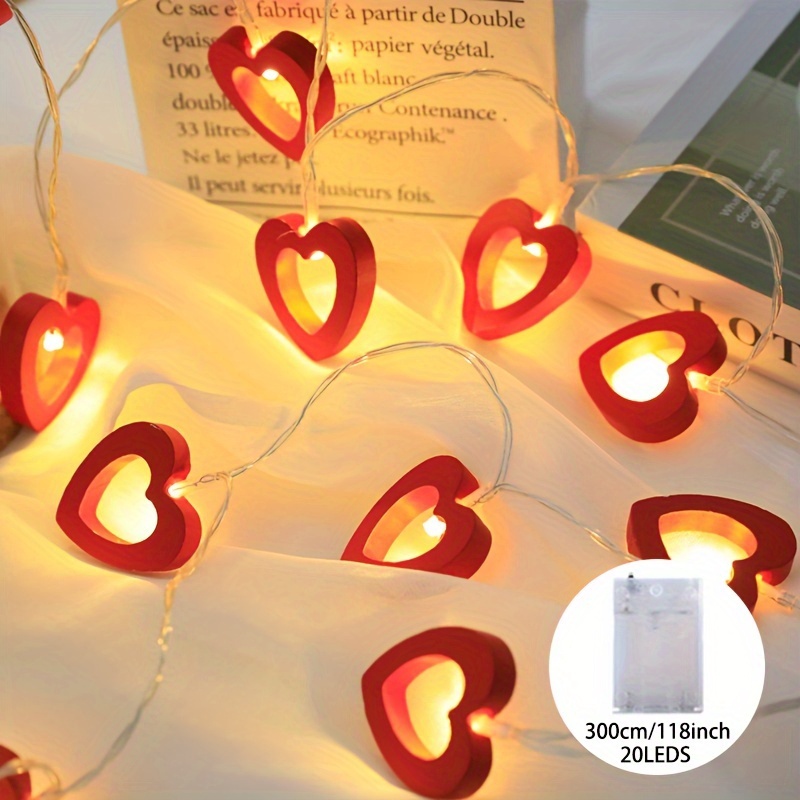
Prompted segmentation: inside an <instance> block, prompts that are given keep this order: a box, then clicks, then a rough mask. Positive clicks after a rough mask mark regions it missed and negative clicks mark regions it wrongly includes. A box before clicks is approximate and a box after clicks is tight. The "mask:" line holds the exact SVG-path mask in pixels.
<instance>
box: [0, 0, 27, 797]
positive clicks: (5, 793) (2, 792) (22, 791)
mask: <svg viewBox="0 0 800 800" xmlns="http://www.w3.org/2000/svg"><path fill="white" fill-rule="evenodd" d="M0 2H2V0H0ZM0 11H2V9H0ZM18 758H19V756H18V755H17V754H16V753H14V752H13V751H11V750H9V749H8V748H6V747H3V746H2V745H0V767H2V766H3V765H4V764H8V762H9V761H15V760H16V759H18ZM30 797H31V776H30V775H29V774H28V773H27V772H23V773H22V774H21V775H12V776H11V777H9V778H3V779H2V780H0V800H30Z"/></svg>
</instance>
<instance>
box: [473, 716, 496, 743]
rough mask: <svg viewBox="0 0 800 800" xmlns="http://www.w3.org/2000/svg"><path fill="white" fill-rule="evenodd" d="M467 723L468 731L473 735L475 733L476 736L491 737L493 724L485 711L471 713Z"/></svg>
mask: <svg viewBox="0 0 800 800" xmlns="http://www.w3.org/2000/svg"><path fill="white" fill-rule="evenodd" d="M467 723H468V724H469V727H470V730H471V731H472V732H473V733H477V734H478V736H487V737H488V736H491V735H492V728H493V724H494V723H493V720H492V716H491V714H487V713H486V712H485V711H473V713H472V714H470V715H469V717H467Z"/></svg>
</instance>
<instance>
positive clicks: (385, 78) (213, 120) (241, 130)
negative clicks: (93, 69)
mask: <svg viewBox="0 0 800 800" xmlns="http://www.w3.org/2000/svg"><path fill="white" fill-rule="evenodd" d="M491 6H492V4H489V3H486V2H483V0H480V2H478V0H462V2H455V3H435V2H428V3H424V4H423V3H420V4H417V3H396V4H392V5H390V4H384V3H378V2H363V0H352V2H348V3H343V2H339V1H338V0H337V2H335V3H334V5H333V7H332V13H331V17H332V20H331V23H332V24H331V28H330V32H331V35H330V40H329V67H330V69H331V72H332V75H333V79H334V83H335V85H336V92H337V104H336V114H342V113H344V112H346V111H347V110H349V109H351V108H353V107H354V106H357V105H360V104H362V103H364V102H368V101H372V100H375V99H376V98H377V97H379V96H380V95H381V94H383V93H388V92H389V91H391V90H393V89H397V88H402V87H405V86H408V85H410V84H412V83H414V82H416V81H418V80H420V79H421V78H423V77H425V76H428V75H431V74H433V73H437V72H441V71H442V70H443V68H444V69H447V70H457V71H468V70H471V69H475V68H480V67H491V68H492V69H499V70H505V71H508V72H513V73H517V74H522V75H524V76H525V77H528V78H529V79H531V80H533V81H534V82H537V83H540V84H541V85H543V86H544V88H546V89H548V90H553V89H554V84H555V75H554V74H553V73H549V72H548V73H547V74H542V73H541V72H539V70H540V69H541V65H542V64H547V63H548V59H549V57H550V56H548V55H547V54H548V53H550V55H552V42H550V41H549V40H548V38H547V35H546V34H545V33H543V32H546V31H551V25H550V23H551V14H552V10H551V8H550V7H549V4H548V3H536V4H529V3H524V2H520V3H518V4H517V3H515V4H513V8H492V7H491ZM247 7H248V9H249V10H250V13H251V14H252V16H253V18H254V19H255V21H256V24H257V25H258V34H259V35H260V36H261V37H262V39H263V40H264V41H268V40H269V39H271V38H272V37H273V36H274V35H275V34H276V33H277V32H279V31H280V30H282V29H284V28H286V29H291V30H294V31H296V32H297V33H300V34H301V35H303V36H305V37H307V38H309V39H310V40H311V41H313V42H316V40H317V39H318V36H319V30H320V23H321V21H322V18H323V11H324V3H323V2H321V1H320V2H316V3H313V4H311V3H305V2H299V0H297V1H295V0H270V1H269V2H264V1H263V0H262V2H255V1H254V0H248V2H247ZM547 15H550V17H548V16H547ZM238 24H242V21H241V19H240V18H239V15H238V4H236V3H233V2H232V1H231V2H202V3H187V2H177V1H176V0H157V2H155V3H153V4H152V5H150V4H142V5H141V6H140V7H139V8H138V9H137V12H136V13H132V14H129V15H127V16H126V18H125V21H124V33H125V39H126V46H127V48H128V55H129V63H130V67H131V75H132V80H133V84H134V91H135V94H136V99H137V105H138V108H139V116H140V123H141V129H142V136H143V139H144V143H145V152H146V156H147V163H148V169H149V171H150V172H151V174H153V175H155V176H156V177H158V178H160V179H162V180H165V181H166V182H168V183H172V184H173V185H176V186H179V187H182V188H184V189H188V190H189V191H191V192H192V193H194V194H196V195H198V196H200V197H203V198H205V199H209V200H212V201H215V202H221V203H228V204H231V205H236V206H237V207H240V206H253V207H254V208H255V207H257V206H265V207H274V208H281V209H282V210H283V209H285V210H288V209H290V208H298V207H299V206H300V201H301V193H300V192H299V189H298V183H299V171H298V170H297V165H296V164H295V163H293V162H291V161H289V160H287V159H285V158H284V157H283V156H280V155H279V156H278V157H277V158H274V157H269V156H268V153H269V151H270V149H271V148H270V147H269V145H268V144H266V143H265V142H262V140H261V139H260V137H259V136H258V135H257V134H256V133H255V132H254V131H252V130H251V129H250V127H249V126H248V125H247V124H246V123H245V122H244V120H242V119H241V118H240V117H239V116H238V113H237V112H236V110H235V108H234V107H233V105H232V104H231V102H230V101H229V100H228V98H227V97H225V95H224V94H223V93H222V92H221V91H220V90H219V89H218V87H217V86H216V83H215V81H214V79H213V76H212V75H211V74H210V70H209V68H208V65H207V62H206V53H207V50H208V47H209V46H210V45H211V44H212V43H213V42H214V41H215V40H216V39H217V38H218V37H219V36H220V35H221V34H222V33H223V32H224V31H225V30H226V29H227V28H229V27H231V26H232V25H238ZM534 30H535V31H536V32H537V34H536V36H532V34H531V31H534ZM251 35H252V32H251ZM537 37H538V38H537ZM553 60H554V59H553ZM445 65H446V66H445ZM534 65H536V66H535V68H534ZM281 83H282V82H281V81H275V82H271V83H270V84H269V85H267V84H266V83H265V85H264V88H265V89H266V90H267V91H268V92H269V93H270V94H271V95H272V97H273V99H274V100H275V101H276V103H277V104H278V105H279V106H280V107H281V108H282V109H283V110H284V111H286V112H287V113H288V114H289V115H290V116H291V117H293V118H294V119H296V120H297V119H299V117H300V113H301V108H300V101H298V99H297V97H295V96H294V94H293V92H292V91H291V90H290V89H289V90H288V92H287V89H286V87H285V86H281V85H280V84H281ZM519 103H521V104H522V105H520V107H519V108H515V105H516V104H519ZM537 114H541V117H540V118H539V121H538V122H532V120H535V119H536V116H537ZM532 115H533V116H532ZM545 121H547V124H550V122H551V121H552V120H550V118H549V112H548V111H547V109H545V108H543V107H541V108H540V107H538V105H537V101H536V100H535V99H534V98H533V97H532V96H529V95H528V94H527V93H525V92H524V91H522V90H520V89H519V88H518V87H510V86H508V87H506V86H502V85H498V84H496V83H494V82H492V81H475V82H473V81H470V82H468V83H467V82H465V83H463V84H458V85H454V87H453V88H452V89H450V88H449V87H448V88H442V89H439V87H432V88H429V89H426V90H424V91H423V92H420V93H419V94H414V95H408V96H406V97H402V98H399V99H398V100H396V101H388V102H384V103H380V104H378V105H377V106H376V107H374V108H372V109H370V110H369V111H366V112H365V113H363V114H360V115H358V116H356V117H353V118H352V120H348V121H347V122H345V123H344V124H342V125H340V126H337V127H336V128H335V129H334V130H333V131H332V132H331V134H330V135H329V136H328V137H327V138H326V140H325V141H324V143H323V144H322V146H321V147H320V151H319V157H318V175H319V177H320V178H324V179H325V183H324V185H323V187H322V191H321V192H320V194H321V199H322V201H323V202H324V203H325V204H326V205H328V206H329V207H334V206H337V205H338V206H344V207H348V208H350V209H353V210H358V209H360V208H366V209H369V210H372V211H376V210H385V211H390V212H392V211H405V212H411V213H431V212H432V213H443V212H444V213H448V214H452V213H457V214H458V213H461V214H463V213H468V214H475V213H478V212H479V211H480V209H481V208H482V207H483V206H484V205H485V203H486V202H488V201H490V200H491V199H492V198H493V197H494V196H495V195H496V192H497V191H498V188H497V187H498V185H504V186H507V187H508V191H517V192H522V193H524V192H525V187H526V185H528V184H530V185H544V184H547V183H548V180H549V179H548V177H547V176H548V169H549V167H548V165H550V164H552V165H553V178H554V179H555V180H557V152H556V146H557V145H556V141H555V135H554V136H553V140H552V141H547V142H543V141H541V140H539V139H535V138H532V134H534V135H535V131H536V130H537V127H536V126H537V125H542V124H544V123H545ZM539 130H543V128H539ZM551 132H552V133H553V134H555V129H553V130H552V131H548V135H549V133H551ZM488 141H492V142H494V143H496V144H497V146H496V147H493V148H492V151H491V153H489V152H487V153H486V156H485V161H486V169H485V170H483V169H482V170H481V171H480V173H478V172H476V171H475V170H474V169H473V168H472V167H473V164H474V159H472V157H471V156H470V155H469V154H470V153H473V152H474V151H475V150H476V148H478V147H481V146H482V143H484V144H485V142H488ZM532 141H535V142H536V150H535V151H534V150H532V149H531V146H530V145H531V142H532ZM445 146H447V147H445ZM332 156H333V157H332ZM529 161H530V163H529ZM534 162H535V163H534ZM356 165H357V170H354V169H353V167H354V166H356ZM542 165H544V166H542ZM465 169H469V170H470V181H469V182H468V183H467V184H466V185H464V186H461V188H460V190H457V187H456V184H455V183H454V181H453V175H454V174H459V172H461V171H463V170H465ZM237 173H238V174H237ZM245 173H246V174H245ZM253 213H254V214H256V215H259V213H260V212H258V211H254V212H253Z"/></svg>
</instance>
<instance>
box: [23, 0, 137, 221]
mask: <svg viewBox="0 0 800 800" xmlns="http://www.w3.org/2000/svg"><path fill="white" fill-rule="evenodd" d="M140 2H141V0H125V2H124V3H122V4H121V5H120V6H119V8H117V9H116V10H115V11H114V13H113V14H112V15H111V16H110V17H109V18H108V19H107V20H106V22H105V23H104V24H103V26H102V27H101V28H100V30H99V31H98V33H97V35H96V36H95V37H94V39H92V41H91V42H90V43H89V46H88V47H87V48H86V50H84V52H83V55H82V56H81V57H80V59H79V60H78V62H77V63H76V64H75V66H74V67H73V68H72V72H70V74H69V76H68V77H67V80H66V81H65V82H64V84H63V86H62V87H61V88H60V89H59V90H58V94H57V95H56V103H55V104H54V105H53V104H48V107H47V108H46V109H45V110H44V113H43V114H42V116H41V118H40V119H39V125H38V127H37V129H36V139H35V140H34V145H33V169H34V176H35V192H36V204H37V206H38V207H39V216H40V218H41V220H42V224H43V225H44V226H45V230H47V228H48V218H49V210H48V208H47V206H46V205H45V198H44V190H43V188H42V173H41V152H42V144H43V142H44V137H45V134H46V133H47V126H48V124H49V122H50V120H51V119H52V120H53V126H54V127H53V140H54V141H53V143H54V146H55V139H56V136H58V138H59V141H60V139H61V120H60V117H59V110H58V101H60V100H61V98H62V97H63V96H64V94H65V93H66V92H67V91H68V90H69V88H70V87H71V86H72V85H73V84H74V83H75V82H76V81H77V80H78V78H80V76H81V75H82V74H83V71H84V70H85V69H86V65H87V63H88V62H89V59H90V58H91V55H92V53H94V51H95V49H96V48H97V45H98V44H100V40H101V39H102V38H103V37H104V36H105V35H106V34H107V33H108V31H109V30H111V28H113V27H114V25H116V24H117V22H119V21H120V20H121V19H122V17H124V16H125V14H127V13H128V11H130V9H131V8H133V6H135V5H138V4H139V3H140ZM54 163H55V161H54ZM53 213H54V212H53Z"/></svg>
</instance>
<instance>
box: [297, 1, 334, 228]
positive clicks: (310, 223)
mask: <svg viewBox="0 0 800 800" xmlns="http://www.w3.org/2000/svg"><path fill="white" fill-rule="evenodd" d="M332 5H333V2H332V0H325V8H324V12H323V15H322V30H321V31H320V39H319V47H318V48H317V56H316V58H315V59H314V76H313V78H312V79H311V85H310V86H309V87H308V95H307V96H306V128H305V138H304V142H305V147H306V148H307V147H308V145H309V142H311V141H312V140H313V138H314V134H315V133H316V132H317V128H316V121H315V119H314V114H315V113H316V110H317V103H318V102H319V85H320V80H321V78H322V73H323V72H324V71H325V67H326V65H327V63H328V47H329V45H330V40H329V36H328V23H329V22H330V18H331V6H332ZM301 163H302V162H301ZM307 172H308V170H307V168H306V167H302V174H303V219H304V221H305V225H304V227H305V229H306V230H308V229H309V228H313V227H314V225H316V224H317V222H318V221H319V195H318V192H317V188H316V185H314V186H313V189H310V190H309V189H307V188H306V187H307V182H311V183H314V180H315V178H314V175H313V173H312V174H311V175H310V177H309V175H308V174H307ZM310 203H313V205H310Z"/></svg>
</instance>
